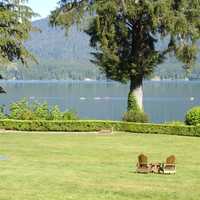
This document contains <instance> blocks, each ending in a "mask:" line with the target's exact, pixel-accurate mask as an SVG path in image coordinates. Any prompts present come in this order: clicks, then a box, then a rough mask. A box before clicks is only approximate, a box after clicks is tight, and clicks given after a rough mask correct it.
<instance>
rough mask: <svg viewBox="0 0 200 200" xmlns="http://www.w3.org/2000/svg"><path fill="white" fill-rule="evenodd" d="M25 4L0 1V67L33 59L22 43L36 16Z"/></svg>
mask: <svg viewBox="0 0 200 200" xmlns="http://www.w3.org/2000/svg"><path fill="white" fill-rule="evenodd" d="M26 3H27V1H26V0H0V65H4V64H7V63H9V62H13V61H16V60H20V61H21V62H22V63H26V62H27V60H28V59H33V57H32V56H31V54H30V53H29V52H28V50H27V49H26V48H25V47H24V44H23V43H24V41H25V40H27V39H28V38H29V33H30V32H31V31H32V22H31V19H32V17H33V16H35V15H36V14H35V13H34V12H33V11H32V9H31V8H29V7H28V6H27V5H26Z"/></svg>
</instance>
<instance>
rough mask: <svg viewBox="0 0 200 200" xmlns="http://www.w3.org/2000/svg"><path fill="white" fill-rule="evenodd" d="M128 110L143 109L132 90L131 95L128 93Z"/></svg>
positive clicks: (136, 110) (137, 110)
mask: <svg viewBox="0 0 200 200" xmlns="http://www.w3.org/2000/svg"><path fill="white" fill-rule="evenodd" d="M127 110H128V111H131V110H132V111H135V112H139V111H141V110H140V108H139V106H138V103H137V100H136V98H135V96H134V95H133V94H132V93H131V92H130V93H129V95H128V107H127Z"/></svg>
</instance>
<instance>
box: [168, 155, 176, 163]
mask: <svg viewBox="0 0 200 200" xmlns="http://www.w3.org/2000/svg"><path fill="white" fill-rule="evenodd" d="M175 162H176V157H175V156H174V155H171V156H169V157H168V158H167V159H166V164H175Z"/></svg>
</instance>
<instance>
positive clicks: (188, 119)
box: [185, 106, 200, 126]
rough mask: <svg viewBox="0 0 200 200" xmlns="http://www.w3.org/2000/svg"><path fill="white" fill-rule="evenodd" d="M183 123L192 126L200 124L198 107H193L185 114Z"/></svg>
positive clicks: (199, 108) (199, 109)
mask: <svg viewBox="0 0 200 200" xmlns="http://www.w3.org/2000/svg"><path fill="white" fill-rule="evenodd" d="M185 123H186V124H187V125H194V126H196V125H198V124H200V106H197V107H194V108H192V109H190V110H189V111H188V112H187V113H186V116H185Z"/></svg>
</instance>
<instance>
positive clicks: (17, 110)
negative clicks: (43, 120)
mask: <svg viewBox="0 0 200 200" xmlns="http://www.w3.org/2000/svg"><path fill="white" fill-rule="evenodd" d="M9 118H10V119H19V120H33V119H35V114H34V112H33V111H32V110H31V108H30V106H29V104H28V102H27V101H26V99H22V100H20V101H18V102H15V103H13V104H11V106H10V115H9Z"/></svg>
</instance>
